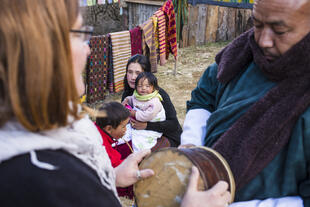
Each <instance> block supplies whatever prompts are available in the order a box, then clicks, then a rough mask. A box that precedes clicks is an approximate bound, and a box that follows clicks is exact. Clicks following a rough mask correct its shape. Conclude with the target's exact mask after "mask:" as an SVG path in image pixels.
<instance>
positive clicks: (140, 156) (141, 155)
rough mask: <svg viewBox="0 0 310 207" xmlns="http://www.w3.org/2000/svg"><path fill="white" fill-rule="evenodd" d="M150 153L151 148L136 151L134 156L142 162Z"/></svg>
mask: <svg viewBox="0 0 310 207" xmlns="http://www.w3.org/2000/svg"><path fill="white" fill-rule="evenodd" d="M150 153H151V150H150V149H145V150H142V151H140V152H136V153H135V154H134V157H135V158H134V159H135V160H136V161H137V163H140V162H141V161H142V160H143V158H144V157H146V156H147V155H149V154H150Z"/></svg>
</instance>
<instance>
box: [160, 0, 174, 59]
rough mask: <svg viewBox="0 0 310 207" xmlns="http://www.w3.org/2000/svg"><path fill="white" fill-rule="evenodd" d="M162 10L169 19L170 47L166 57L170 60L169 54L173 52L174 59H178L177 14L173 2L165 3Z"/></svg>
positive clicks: (168, 34) (167, 49)
mask: <svg viewBox="0 0 310 207" xmlns="http://www.w3.org/2000/svg"><path fill="white" fill-rule="evenodd" d="M160 10H162V11H163V12H164V13H165V14H166V16H167V18H168V23H167V27H168V29H167V32H168V33H167V34H166V35H167V37H166V38H167V39H168V45H167V47H166V56H167V59H168V56H169V52H171V53H172V54H173V56H174V58H177V54H178V51H177V50H178V49H177V33H176V23H175V13H174V8H173V3H172V0H168V1H166V2H165V3H164V5H163V6H162V7H161V8H160Z"/></svg>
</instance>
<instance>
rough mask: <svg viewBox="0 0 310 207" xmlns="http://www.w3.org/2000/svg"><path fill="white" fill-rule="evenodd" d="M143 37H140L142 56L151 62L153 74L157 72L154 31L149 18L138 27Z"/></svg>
mask: <svg viewBox="0 0 310 207" xmlns="http://www.w3.org/2000/svg"><path fill="white" fill-rule="evenodd" d="M140 27H141V29H142V31H143V35H142V46H143V47H142V48H143V54H144V55H145V56H148V57H149V59H150V62H151V71H152V72H153V73H155V72H157V55H156V46H155V31H154V27H153V20H152V18H149V19H148V20H147V21H146V22H144V23H143V24H142V25H140Z"/></svg>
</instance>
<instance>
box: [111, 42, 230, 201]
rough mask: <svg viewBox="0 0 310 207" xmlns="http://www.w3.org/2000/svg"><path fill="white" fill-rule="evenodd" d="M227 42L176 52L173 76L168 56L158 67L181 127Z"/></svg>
mask: <svg viewBox="0 0 310 207" xmlns="http://www.w3.org/2000/svg"><path fill="white" fill-rule="evenodd" d="M225 45H227V42H221V43H210V44H207V45H204V46H196V47H187V48H181V49H179V50H178V53H179V54H178V61H177V67H176V69H177V73H176V75H174V67H175V61H174V59H173V58H172V56H171V55H170V58H169V60H168V63H167V64H166V65H164V66H159V67H158V72H157V73H156V76H157V78H158V81H159V86H160V87H162V88H163V89H164V90H165V91H167V93H168V94H169V96H170V98H171V100H172V103H173V104H174V106H175V109H176V111H177V116H178V119H179V121H180V124H181V125H183V122H184V118H185V114H186V101H187V100H189V99H190V97H191V91H192V90H193V89H194V88H195V87H196V84H197V81H198V80H199V78H200V76H201V75H202V73H203V71H204V70H205V69H206V68H207V67H208V65H210V64H211V63H213V62H214V58H215V55H216V54H217V53H218V52H219V51H220V50H221V49H222V48H223V47H224V46H225ZM112 100H113V101H120V100H121V94H120V93H119V94H112V95H110V96H109V97H107V98H106V100H105V101H112ZM121 202H122V204H123V206H125V207H131V206H132V205H133V203H134V202H133V200H130V199H126V198H121Z"/></svg>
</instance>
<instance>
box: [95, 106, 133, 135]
mask: <svg viewBox="0 0 310 207" xmlns="http://www.w3.org/2000/svg"><path fill="white" fill-rule="evenodd" d="M99 111H105V112H106V114H107V116H106V117H98V118H96V124H97V125H98V126H99V127H100V128H104V127H105V126H107V125H111V126H112V128H114V129H116V128H117V127H118V126H119V125H120V123H121V122H122V121H124V120H126V119H127V118H128V117H129V116H130V112H129V110H128V109H127V108H125V107H124V106H123V105H122V104H120V103H118V102H109V103H104V104H103V105H102V106H101V107H100V108H99Z"/></svg>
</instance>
